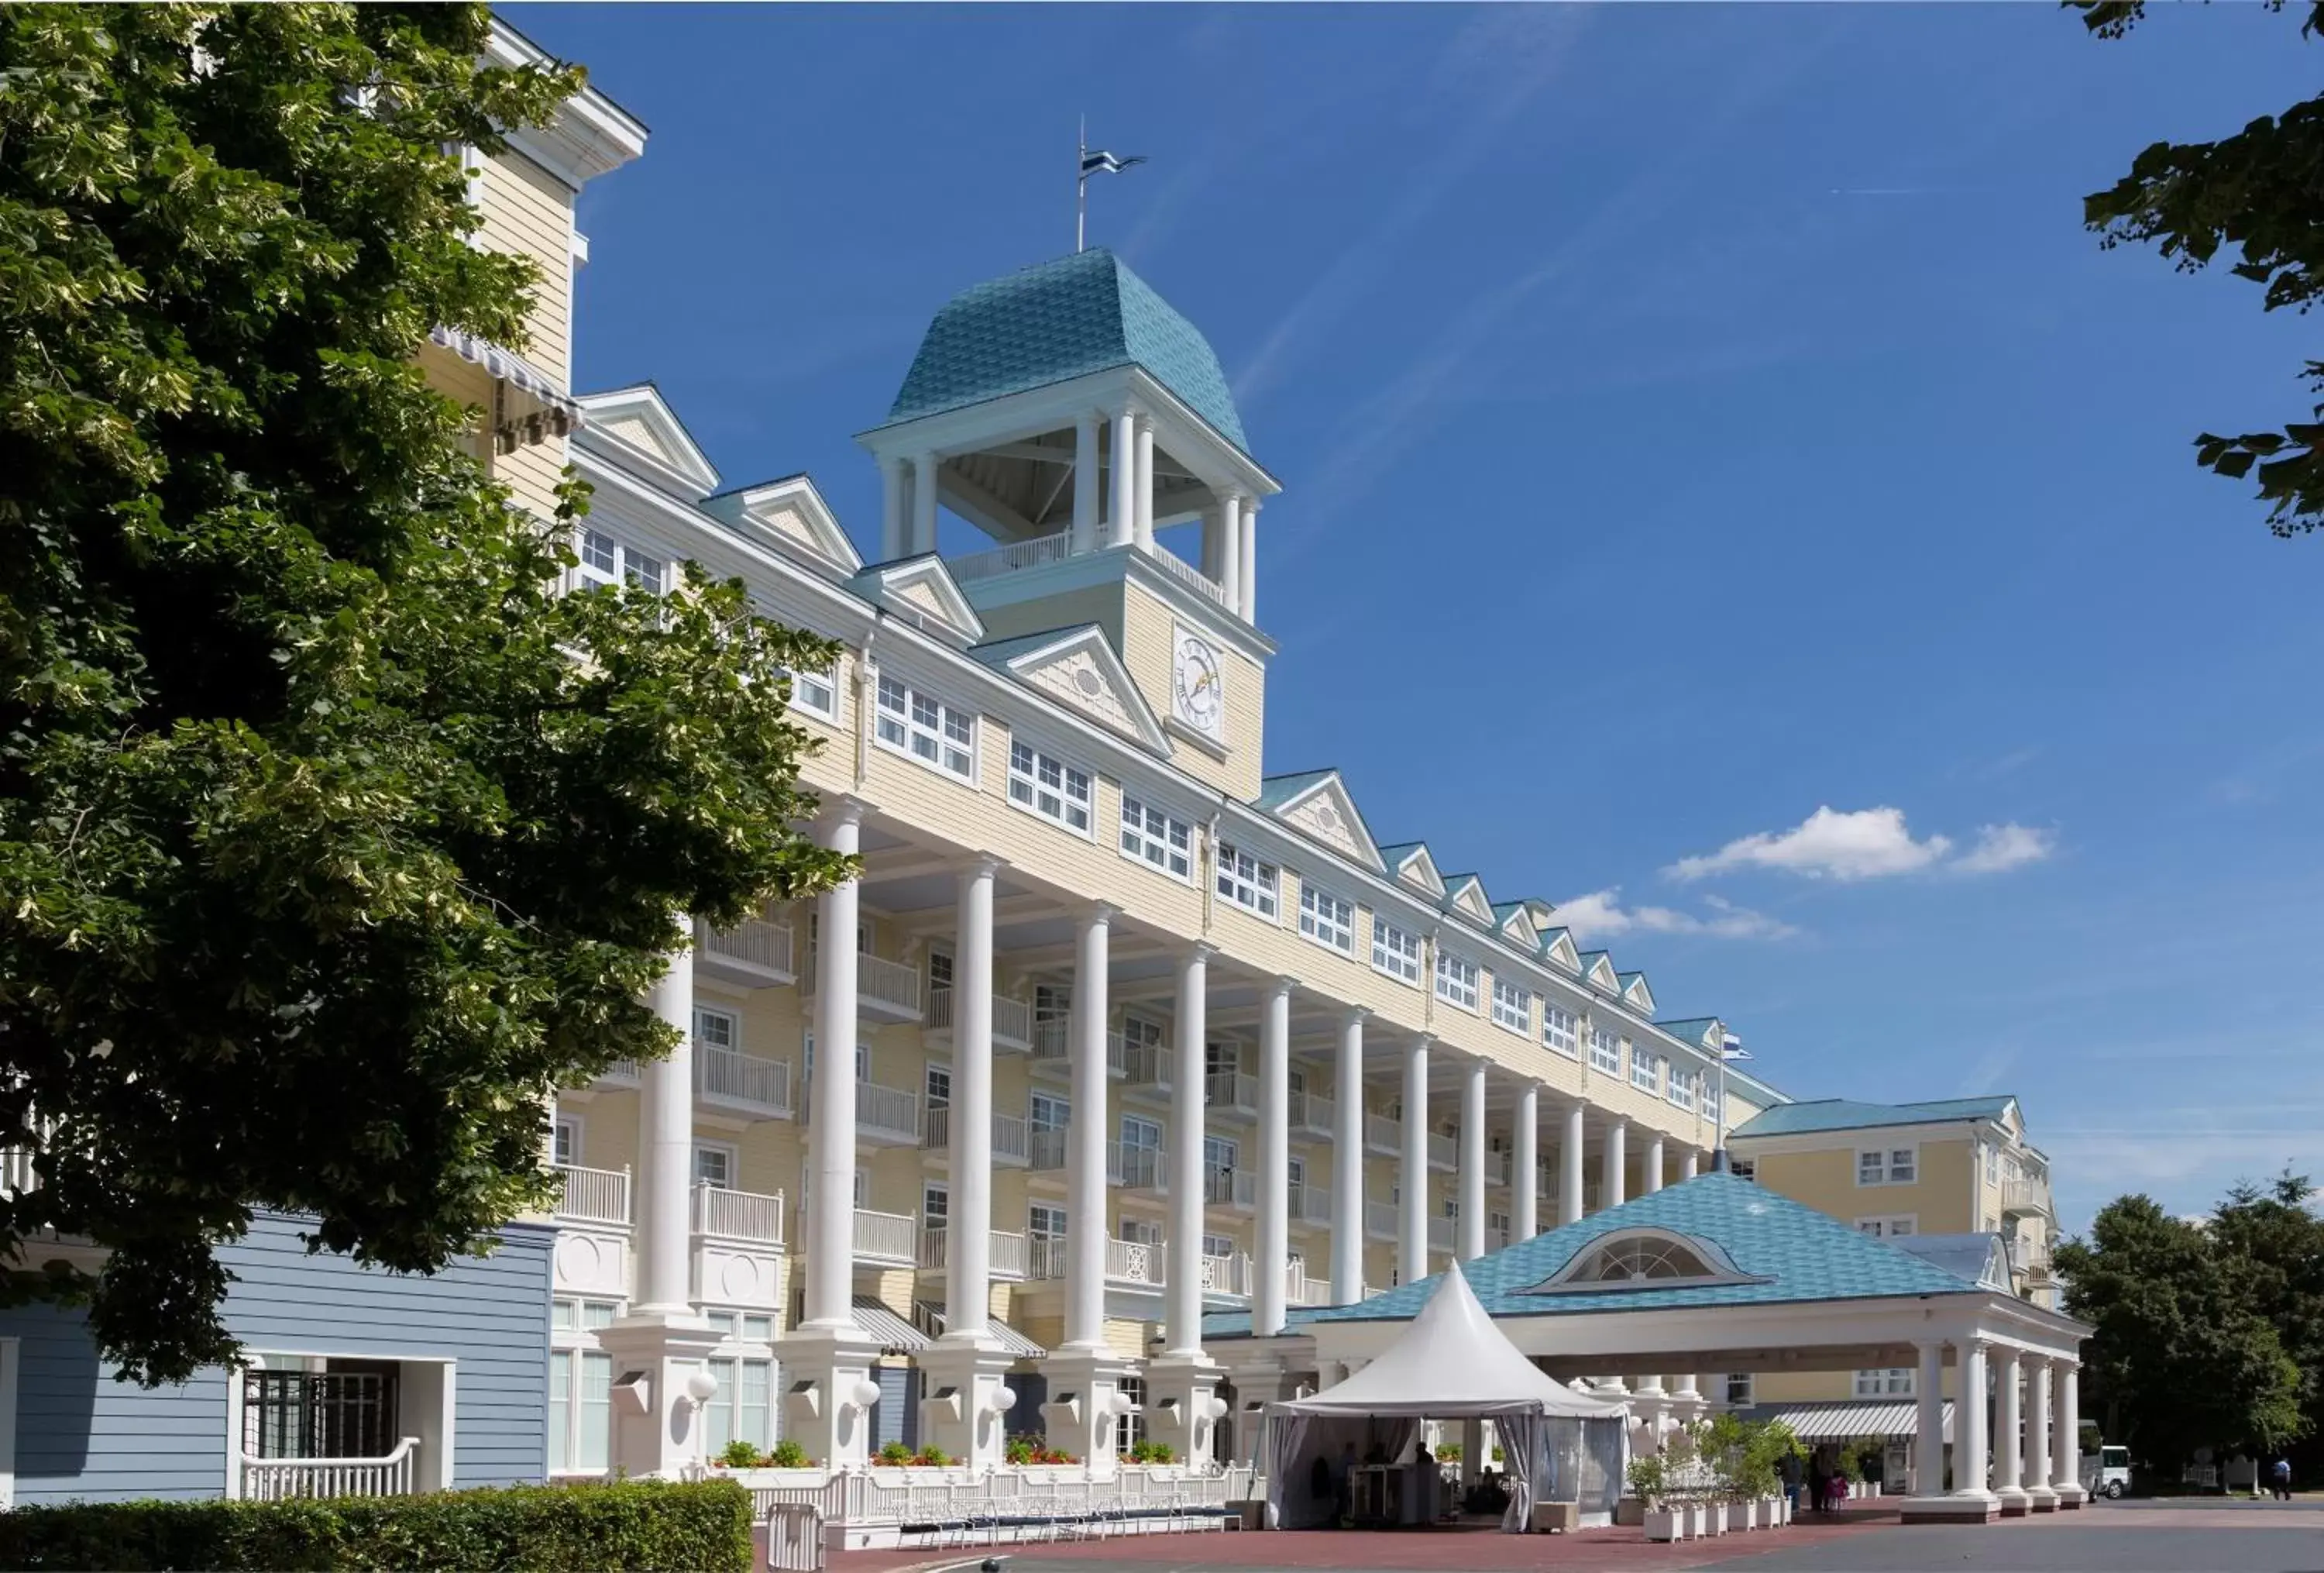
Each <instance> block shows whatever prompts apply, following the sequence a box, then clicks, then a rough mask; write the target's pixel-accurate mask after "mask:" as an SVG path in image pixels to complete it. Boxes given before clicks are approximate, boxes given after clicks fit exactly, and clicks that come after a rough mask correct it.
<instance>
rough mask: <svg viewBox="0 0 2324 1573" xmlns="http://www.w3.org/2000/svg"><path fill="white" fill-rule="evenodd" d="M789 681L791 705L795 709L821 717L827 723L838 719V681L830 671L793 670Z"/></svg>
mask: <svg viewBox="0 0 2324 1573" xmlns="http://www.w3.org/2000/svg"><path fill="white" fill-rule="evenodd" d="M790 679H791V704H792V706H793V707H794V708H798V709H801V710H806V711H808V712H810V713H812V714H814V715H817V716H821V717H824V719H825V720H827V721H836V720H837V719H839V679H838V677H837V676H836V675H835V674H834V673H833V672H831V671H797V670H794V671H792V672H791V674H790Z"/></svg>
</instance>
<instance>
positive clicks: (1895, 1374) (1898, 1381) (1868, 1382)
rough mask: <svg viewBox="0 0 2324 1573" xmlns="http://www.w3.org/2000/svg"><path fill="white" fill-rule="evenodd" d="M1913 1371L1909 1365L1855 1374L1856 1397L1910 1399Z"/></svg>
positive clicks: (1912, 1394)
mask: <svg viewBox="0 0 2324 1573" xmlns="http://www.w3.org/2000/svg"><path fill="white" fill-rule="evenodd" d="M1913 1378H1914V1370H1913V1368H1912V1367H1911V1366H1910V1365H1890V1366H1886V1367H1885V1368H1883V1369H1881V1370H1877V1371H1859V1372H1858V1373H1857V1374H1856V1396H1857V1397H1858V1398H1911V1397H1913V1396H1914V1391H1913V1389H1914V1380H1913Z"/></svg>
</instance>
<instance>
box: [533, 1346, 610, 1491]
mask: <svg viewBox="0 0 2324 1573" xmlns="http://www.w3.org/2000/svg"><path fill="white" fill-rule="evenodd" d="M590 1336H591V1337H593V1338H594V1337H595V1335H594V1334H592V1335H590ZM560 1372H561V1373H562V1374H563V1375H564V1378H565V1393H564V1396H563V1397H562V1398H561V1399H560V1398H559V1397H558V1392H557V1385H558V1384H557V1378H558V1374H559V1373H560ZM593 1376H594V1377H602V1378H603V1381H602V1383H599V1382H595V1381H593V1380H591V1378H592V1377H593ZM600 1387H602V1390H603V1392H604V1397H603V1398H599V1399H589V1398H586V1397H585V1393H586V1392H588V1391H591V1390H595V1389H597V1388H600ZM547 1407H548V1414H549V1424H550V1426H551V1428H552V1431H551V1435H550V1437H549V1457H550V1458H551V1460H552V1462H551V1464H550V1467H549V1475H550V1476H551V1477H552V1478H553V1477H556V1476H573V1475H603V1474H604V1473H605V1472H606V1471H607V1470H608V1469H610V1468H612V1467H613V1356H611V1355H608V1354H606V1353H604V1351H603V1350H601V1349H592V1348H588V1347H586V1346H583V1347H576V1346H573V1345H570V1344H564V1345H559V1346H557V1347H555V1348H552V1349H551V1350H549V1402H548V1406H547ZM560 1407H561V1408H562V1409H563V1410H564V1411H565V1412H564V1415H563V1417H562V1418H563V1425H562V1427H561V1428H558V1412H557V1411H558V1409H559V1408H560ZM593 1414H594V1415H597V1416H602V1418H603V1421H604V1429H603V1431H602V1433H601V1435H602V1439H603V1448H604V1460H603V1461H602V1462H598V1463H592V1462H590V1461H589V1460H588V1458H587V1457H586V1444H587V1443H588V1442H590V1441H591V1440H593V1439H592V1438H591V1437H590V1435H589V1434H588V1432H589V1430H590V1429H591V1428H590V1427H589V1424H588V1422H589V1420H590V1419H591V1418H592V1416H593ZM557 1429H561V1430H563V1432H564V1435H563V1437H562V1438H559V1437H558V1436H557V1435H556V1434H555V1430H557ZM560 1440H561V1441H562V1443H563V1444H564V1445H563V1447H562V1448H559V1447H558V1442H559V1441H560ZM560 1452H561V1453H562V1455H563V1462H562V1463H561V1464H559V1463H557V1462H555V1460H556V1459H557V1457H558V1454H559V1453H560Z"/></svg>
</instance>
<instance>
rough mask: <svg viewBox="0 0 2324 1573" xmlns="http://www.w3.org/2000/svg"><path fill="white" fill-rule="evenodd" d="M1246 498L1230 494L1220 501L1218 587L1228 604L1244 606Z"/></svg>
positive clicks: (1236, 606)
mask: <svg viewBox="0 0 2324 1573" xmlns="http://www.w3.org/2000/svg"><path fill="white" fill-rule="evenodd" d="M1244 501H1245V499H1244V498H1243V497H1242V496H1241V495H1240V494H1237V493H1232V492H1230V493H1229V494H1227V495H1225V496H1223V497H1222V498H1220V499H1219V588H1220V590H1221V591H1222V593H1223V595H1224V597H1225V600H1226V604H1227V605H1228V606H1231V607H1234V608H1236V609H1238V610H1240V607H1241V606H1242V511H1243V504H1244Z"/></svg>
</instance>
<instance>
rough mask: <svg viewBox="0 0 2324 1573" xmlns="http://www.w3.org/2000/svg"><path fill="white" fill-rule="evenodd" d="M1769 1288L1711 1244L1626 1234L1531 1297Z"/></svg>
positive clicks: (1578, 1259) (1652, 1233) (1652, 1232)
mask: <svg viewBox="0 0 2324 1573" xmlns="http://www.w3.org/2000/svg"><path fill="white" fill-rule="evenodd" d="M1758 1282H1766V1279H1764V1278H1762V1277H1759V1276H1757V1275H1754V1274H1752V1273H1748V1272H1744V1271H1743V1270H1742V1269H1740V1268H1738V1266H1736V1264H1735V1263H1734V1262H1733V1261H1732V1260H1731V1259H1729V1256H1728V1254H1727V1253H1726V1252H1724V1251H1722V1250H1720V1248H1719V1247H1718V1246H1717V1245H1712V1244H1711V1242H1710V1241H1708V1240H1700V1239H1695V1238H1693V1237H1692V1236H1690V1235H1680V1234H1674V1233H1673V1232H1671V1231H1670V1230H1667V1229H1621V1230H1618V1231H1616V1232H1614V1233H1611V1234H1608V1235H1600V1236H1599V1237H1598V1238H1597V1239H1595V1240H1592V1241H1591V1242H1590V1243H1589V1244H1588V1245H1583V1246H1582V1248H1581V1249H1580V1250H1579V1251H1576V1252H1575V1253H1574V1254H1573V1255H1572V1257H1571V1258H1569V1259H1568V1260H1567V1262H1566V1263H1565V1265H1564V1266H1563V1267H1561V1268H1559V1269H1558V1270H1557V1271H1556V1272H1554V1273H1552V1274H1551V1275H1550V1277H1549V1279H1548V1281H1547V1282H1544V1283H1541V1284H1539V1285H1537V1286H1535V1288H1534V1289H1532V1290H1530V1291H1527V1292H1529V1293H1533V1294H1584V1293H1590V1292H1592V1291H1596V1292H1600V1293H1604V1292H1607V1291H1626V1290H1627V1291H1637V1290H1642V1289H1693V1288H1701V1287H1704V1286H1707V1285H1712V1284H1721V1283H1758Z"/></svg>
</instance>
